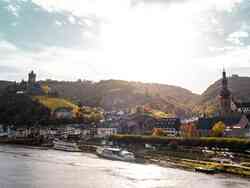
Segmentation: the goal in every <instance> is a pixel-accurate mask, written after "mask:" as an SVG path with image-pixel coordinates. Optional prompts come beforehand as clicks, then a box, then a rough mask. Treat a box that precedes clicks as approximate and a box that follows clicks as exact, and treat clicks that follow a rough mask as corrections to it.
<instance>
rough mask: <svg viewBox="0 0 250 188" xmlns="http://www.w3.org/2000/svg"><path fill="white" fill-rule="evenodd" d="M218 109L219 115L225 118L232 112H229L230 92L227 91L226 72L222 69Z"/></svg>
mask: <svg viewBox="0 0 250 188" xmlns="http://www.w3.org/2000/svg"><path fill="white" fill-rule="evenodd" d="M220 107H221V115H222V116H227V115H230V113H231V112H232V110H231V92H230V91H229V89H228V80H227V77H226V71H225V69H223V73H222V89H221V92H220Z"/></svg>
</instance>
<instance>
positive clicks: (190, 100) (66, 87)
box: [41, 80, 199, 116]
mask: <svg viewBox="0 0 250 188" xmlns="http://www.w3.org/2000/svg"><path fill="white" fill-rule="evenodd" d="M41 84H42V85H48V86H49V87H50V88H51V89H52V91H57V92H58V94H59V96H60V97H63V98H66V99H70V100H73V101H75V102H76V103H77V102H81V103H82V104H83V105H87V106H100V107H102V108H104V109H105V110H117V109H127V108H134V107H136V106H138V105H148V106H151V107H152V108H154V109H159V110H162V111H164V112H167V113H168V114H176V115H180V116H188V115H189V114H190V112H191V108H192V107H193V105H194V102H195V101H196V100H197V98H198V97H199V95H196V94H193V93H192V92H190V91H188V90H186V89H183V88H181V87H176V86H170V85H164V84H147V83H141V82H128V81H122V80H105V81H100V82H90V81H78V82H59V81H51V80H50V81H43V82H41Z"/></svg>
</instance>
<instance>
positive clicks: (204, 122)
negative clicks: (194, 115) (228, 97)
mask: <svg viewBox="0 0 250 188" xmlns="http://www.w3.org/2000/svg"><path fill="white" fill-rule="evenodd" d="M219 121H222V122H223V123H224V124H225V130H224V136H229V137H230V136H234V137H249V136H250V123H249V117H247V116H245V115H231V116H224V117H223V116H217V117H210V118H199V119H198V121H197V123H196V127H197V131H198V134H199V136H211V135H212V129H213V126H214V125H215V124H216V123H217V122H219Z"/></svg>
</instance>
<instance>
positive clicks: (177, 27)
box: [101, 5, 195, 81]
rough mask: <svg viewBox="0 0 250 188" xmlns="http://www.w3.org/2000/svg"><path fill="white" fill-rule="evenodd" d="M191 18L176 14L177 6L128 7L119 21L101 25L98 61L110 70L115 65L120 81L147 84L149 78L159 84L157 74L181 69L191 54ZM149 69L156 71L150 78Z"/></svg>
mask: <svg viewBox="0 0 250 188" xmlns="http://www.w3.org/2000/svg"><path fill="white" fill-rule="evenodd" d="M180 12H181V13H180ZM191 16H192V15H190V14H189V13H188V12H187V11H185V9H184V8H183V10H182V11H180V6H178V7H177V6H170V7H160V6H146V5H141V6H137V7H133V8H130V9H128V10H127V12H123V13H122V14H121V15H119V19H118V18H117V19H115V18H114V19H113V20H110V22H107V23H105V24H103V27H102V33H101V45H102V55H101V58H102V60H104V61H105V63H108V64H109V65H110V67H112V68H113V69H116V68H115V67H117V66H119V69H118V70H122V73H123V74H121V72H119V75H122V79H135V80H143V81H147V77H148V76H149V75H151V76H153V77H154V79H155V80H154V81H160V80H162V78H161V76H160V75H161V74H159V72H162V70H164V69H165V70H166V69H168V68H171V69H172V70H174V69H176V67H178V65H183V66H184V64H185V62H186V61H187V59H188V58H190V57H191V56H192V54H193V53H194V50H195V42H194V41H195V40H194V38H195V30H194V27H193V24H192V17H191ZM118 62H119V64H118ZM131 68H132V69H131ZM142 68H143V69H142ZM133 70H134V71H133ZM138 70H142V71H141V72H140V74H138ZM152 70H157V71H153V72H155V73H153V75H152ZM150 79H151V80H152V78H150ZM164 79H165V78H164Z"/></svg>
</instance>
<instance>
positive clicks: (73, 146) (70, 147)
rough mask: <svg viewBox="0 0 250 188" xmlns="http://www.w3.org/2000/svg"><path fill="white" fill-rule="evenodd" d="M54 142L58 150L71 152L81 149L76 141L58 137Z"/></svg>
mask: <svg viewBox="0 0 250 188" xmlns="http://www.w3.org/2000/svg"><path fill="white" fill-rule="evenodd" d="M53 144H54V146H53V148H54V149H56V150H62V151H71V152H77V151H81V150H80V148H79V146H78V145H77V143H75V142H68V141H63V140H58V139H57V140H54V141H53Z"/></svg>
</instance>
